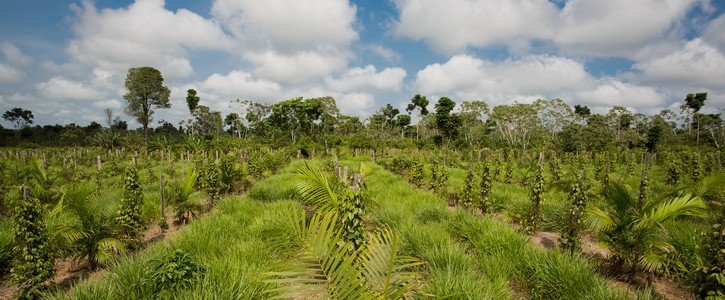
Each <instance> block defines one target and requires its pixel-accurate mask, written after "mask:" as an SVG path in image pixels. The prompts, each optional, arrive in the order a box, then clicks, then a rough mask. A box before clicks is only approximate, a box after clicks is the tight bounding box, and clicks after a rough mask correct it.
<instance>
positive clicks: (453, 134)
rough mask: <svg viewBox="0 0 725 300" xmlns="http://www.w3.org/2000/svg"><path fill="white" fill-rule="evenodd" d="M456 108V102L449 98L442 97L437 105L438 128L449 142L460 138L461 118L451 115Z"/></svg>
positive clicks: (436, 118)
mask: <svg viewBox="0 0 725 300" xmlns="http://www.w3.org/2000/svg"><path fill="white" fill-rule="evenodd" d="M455 106H456V102H455V101H453V100H451V99H449V98H447V97H441V98H440V99H439V100H438V103H436V105H435V110H436V113H435V120H436V127H437V128H438V131H439V132H440V134H441V135H442V136H443V137H444V138H445V139H447V140H455V139H456V138H458V131H459V128H460V127H461V124H462V120H461V117H460V116H458V115H457V114H451V111H453V108H454V107H455Z"/></svg>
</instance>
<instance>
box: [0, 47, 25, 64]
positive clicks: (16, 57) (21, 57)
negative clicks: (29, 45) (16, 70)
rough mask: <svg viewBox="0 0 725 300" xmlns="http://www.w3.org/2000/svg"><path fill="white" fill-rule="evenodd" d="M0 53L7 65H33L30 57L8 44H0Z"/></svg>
mask: <svg viewBox="0 0 725 300" xmlns="http://www.w3.org/2000/svg"><path fill="white" fill-rule="evenodd" d="M0 52H2V54H3V56H5V60H6V61H7V62H8V63H11V64H14V65H16V66H21V67H27V66H29V65H31V64H32V63H33V59H32V58H30V56H27V55H25V54H23V52H22V51H20V49H18V47H16V46H15V45H13V44H11V43H9V42H3V43H2V44H0Z"/></svg>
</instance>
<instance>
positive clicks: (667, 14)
mask: <svg viewBox="0 0 725 300" xmlns="http://www.w3.org/2000/svg"><path fill="white" fill-rule="evenodd" d="M698 3H701V1H697V0H641V1H629V0H612V1H600V0H571V1H567V2H566V4H565V5H564V7H563V9H559V8H557V7H556V5H554V4H553V3H551V2H549V1H546V0H514V1H507V0H495V1H469V0H452V1H436V0H396V1H395V4H396V7H397V9H398V11H399V13H400V15H399V17H398V20H397V22H396V23H395V24H394V27H393V31H394V33H396V34H397V35H399V36H403V37H408V38H412V39H416V40H424V41H426V42H427V43H429V44H430V45H431V46H433V47H434V48H435V49H437V50H438V51H440V52H443V53H448V54H454V53H460V52H462V51H464V50H466V48H467V47H477V48H486V47H489V46H497V45H504V46H507V47H508V49H509V50H510V51H511V52H512V53H516V54H526V52H528V51H529V48H530V42H531V41H533V40H545V41H553V42H554V45H556V46H559V47H560V48H561V49H562V51H563V52H565V53H575V54H583V55H589V56H627V57H633V56H635V55H637V54H638V52H639V51H640V49H641V48H642V47H645V46H647V45H650V44H652V43H659V42H661V41H662V40H663V39H668V38H669V35H671V34H678V27H677V25H678V24H679V22H681V21H682V20H683V18H684V17H685V16H686V14H687V12H688V11H689V10H690V9H692V8H693V7H694V6H695V5H697V4H698ZM421 20H435V21H421Z"/></svg>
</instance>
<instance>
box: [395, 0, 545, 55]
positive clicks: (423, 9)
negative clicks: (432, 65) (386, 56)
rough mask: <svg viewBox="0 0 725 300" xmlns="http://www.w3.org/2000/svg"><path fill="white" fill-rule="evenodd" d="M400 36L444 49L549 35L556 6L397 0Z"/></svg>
mask: <svg viewBox="0 0 725 300" xmlns="http://www.w3.org/2000/svg"><path fill="white" fill-rule="evenodd" d="M395 5H396V7H397V8H398V10H399V11H400V17H399V20H398V21H397V23H396V24H395V27H394V31H395V33H396V34H397V35H399V36H405V37H410V38H413V39H417V40H425V41H427V42H428V43H430V44H431V45H432V46H433V47H434V48H436V49H437V50H439V51H441V52H445V53H455V52H460V51H462V50H465V49H466V47H468V46H475V47H486V46H492V45H499V44H509V43H512V42H516V40H521V39H523V40H530V39H538V38H545V37H548V36H551V34H552V31H553V29H554V25H555V21H556V14H557V12H558V11H557V8H556V6H555V5H554V4H552V3H550V2H549V1H546V0H495V1H469V0H451V1H437V0H396V1H395Z"/></svg>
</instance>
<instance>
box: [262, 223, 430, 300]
mask: <svg viewBox="0 0 725 300" xmlns="http://www.w3.org/2000/svg"><path fill="white" fill-rule="evenodd" d="M281 222H282V223H281V224H279V225H281V226H278V227H277V228H276V230H270V231H267V232H265V236H266V237H267V238H269V239H270V240H272V241H273V243H274V244H276V247H275V248H276V249H284V250H287V251H288V253H289V254H290V255H291V259H289V260H286V261H285V263H284V265H283V266H281V268H282V269H283V270H284V271H281V272H271V273H268V274H267V276H269V277H270V279H269V280H268V282H271V283H277V284H278V285H277V286H276V287H274V288H273V289H272V290H271V292H273V293H276V294H279V296H278V297H279V298H284V299H289V298H295V299H299V298H306V297H311V298H316V299H319V298H328V299H401V298H405V297H407V296H410V294H411V293H412V292H413V290H414V287H415V283H416V279H417V278H418V274H417V273H415V272H412V271H410V270H411V269H412V268H414V267H416V266H418V265H420V264H421V262H419V261H418V260H416V259H414V258H412V257H406V256H401V255H399V251H400V250H399V245H400V240H399V237H398V236H397V235H396V234H395V233H394V232H393V231H391V230H388V229H385V230H381V231H379V232H377V233H375V234H370V235H369V237H368V241H369V242H368V243H367V244H366V245H365V247H363V248H361V249H359V250H358V251H355V252H353V253H350V252H349V251H348V247H347V246H346V245H345V244H346V242H345V241H344V238H343V232H342V230H341V229H340V228H339V226H337V224H339V222H338V220H337V216H336V214H335V213H334V212H327V213H322V212H318V213H315V214H314V215H313V216H312V217H311V218H310V219H309V221H308V220H307V218H306V216H305V213H304V211H300V210H294V211H292V212H290V215H289V216H288V217H285V218H283V219H282V220H281Z"/></svg>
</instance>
